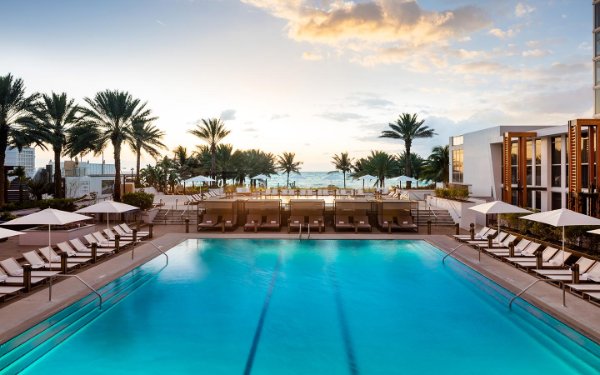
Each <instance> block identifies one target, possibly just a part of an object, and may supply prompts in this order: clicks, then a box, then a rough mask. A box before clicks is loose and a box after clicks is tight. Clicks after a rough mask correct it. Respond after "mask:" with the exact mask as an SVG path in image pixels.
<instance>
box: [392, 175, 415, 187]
mask: <svg viewBox="0 0 600 375" xmlns="http://www.w3.org/2000/svg"><path fill="white" fill-rule="evenodd" d="M390 180H398V182H399V183H400V186H402V183H403V182H404V184H406V183H407V182H408V181H410V182H411V183H414V184H415V185H418V183H419V181H418V180H417V179H416V178H412V177H408V176H404V175H402V176H398V177H392V178H390Z"/></svg>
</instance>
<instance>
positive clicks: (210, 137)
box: [188, 118, 230, 179]
mask: <svg viewBox="0 0 600 375" xmlns="http://www.w3.org/2000/svg"><path fill="white" fill-rule="evenodd" d="M188 132H189V133H190V134H192V135H195V136H196V137H198V138H200V139H202V140H203V141H205V142H206V143H208V146H209V148H210V177H212V178H215V177H216V169H217V158H216V156H217V145H218V144H219V142H221V141H222V140H223V138H225V137H227V136H228V135H229V133H230V131H229V130H227V129H226V128H225V123H223V121H221V119H218V118H211V119H202V120H201V121H199V122H198V123H197V124H196V128H195V129H192V130H189V131H188ZM215 179H216V178H215Z"/></svg>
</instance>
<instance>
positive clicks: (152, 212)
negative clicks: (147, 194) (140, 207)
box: [142, 208, 159, 224]
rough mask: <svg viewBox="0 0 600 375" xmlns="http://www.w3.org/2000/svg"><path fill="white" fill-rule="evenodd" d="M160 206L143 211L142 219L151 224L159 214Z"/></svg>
mask: <svg viewBox="0 0 600 375" xmlns="http://www.w3.org/2000/svg"><path fill="white" fill-rule="evenodd" d="M158 210H159V208H151V209H149V210H147V211H143V212H142V221H143V222H144V223H146V224H150V223H152V222H153V221H154V218H155V217H156V215H158Z"/></svg>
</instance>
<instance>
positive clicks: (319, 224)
mask: <svg viewBox="0 0 600 375" xmlns="http://www.w3.org/2000/svg"><path fill="white" fill-rule="evenodd" d="M308 226H309V227H310V228H311V230H314V228H317V229H318V231H319V233H321V232H322V231H324V230H325V219H324V218H323V216H309V217H308Z"/></svg>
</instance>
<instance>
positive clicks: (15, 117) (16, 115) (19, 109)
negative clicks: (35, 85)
mask: <svg viewBox="0 0 600 375" xmlns="http://www.w3.org/2000/svg"><path fill="white" fill-rule="evenodd" d="M37 98H38V94H32V95H29V96H27V95H25V85H24V83H23V80H22V79H20V78H17V79H14V78H13V76H12V74H10V73H9V74H7V75H5V76H0V206H2V205H4V203H5V193H6V175H5V172H4V163H5V161H6V148H7V147H9V146H10V147H15V146H16V147H18V148H19V149H20V148H22V147H23V146H25V145H27V144H31V143H36V144H38V145H40V144H41V143H40V138H41V135H40V134H39V129H38V128H37V126H36V123H35V120H34V118H33V116H32V115H31V111H32V110H33V109H34V108H35V101H36V100H37Z"/></svg>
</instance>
